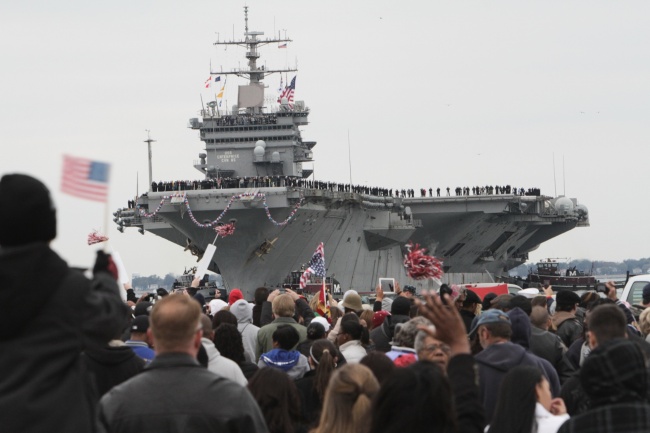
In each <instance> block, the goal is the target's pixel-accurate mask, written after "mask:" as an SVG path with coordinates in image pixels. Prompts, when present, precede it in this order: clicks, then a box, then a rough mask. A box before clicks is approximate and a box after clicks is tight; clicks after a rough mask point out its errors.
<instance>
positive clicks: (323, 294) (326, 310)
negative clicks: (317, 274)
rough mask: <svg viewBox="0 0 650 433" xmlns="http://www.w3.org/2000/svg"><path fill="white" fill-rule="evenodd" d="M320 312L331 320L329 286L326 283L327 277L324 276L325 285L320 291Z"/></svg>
mask: <svg viewBox="0 0 650 433" xmlns="http://www.w3.org/2000/svg"><path fill="white" fill-rule="evenodd" d="M318 314H320V315H321V316H323V317H325V318H326V319H327V320H328V321H329V320H330V317H331V313H330V307H329V305H328V303H327V286H326V285H325V278H324V277H323V285H322V286H321V288H320V292H318Z"/></svg>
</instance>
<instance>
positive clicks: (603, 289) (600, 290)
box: [596, 283, 609, 294]
mask: <svg viewBox="0 0 650 433" xmlns="http://www.w3.org/2000/svg"><path fill="white" fill-rule="evenodd" d="M608 291H609V290H608V289H607V286H606V285H605V283H598V284H596V292H598V293H605V294H607V292H608Z"/></svg>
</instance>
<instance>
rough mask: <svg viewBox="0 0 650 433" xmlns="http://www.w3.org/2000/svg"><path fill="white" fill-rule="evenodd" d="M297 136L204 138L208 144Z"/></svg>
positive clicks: (289, 139) (271, 139) (281, 139)
mask: <svg viewBox="0 0 650 433" xmlns="http://www.w3.org/2000/svg"><path fill="white" fill-rule="evenodd" d="M294 139H295V137H294V136H293V135H280V136H276V137H273V136H268V137H230V138H206V139H205V140H203V141H204V142H205V143H206V144H217V143H254V142H256V141H257V140H264V141H267V142H268V141H293V140H294Z"/></svg>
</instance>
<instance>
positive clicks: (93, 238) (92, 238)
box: [88, 230, 108, 245]
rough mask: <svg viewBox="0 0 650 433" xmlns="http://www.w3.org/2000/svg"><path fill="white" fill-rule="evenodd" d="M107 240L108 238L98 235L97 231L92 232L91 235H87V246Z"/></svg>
mask: <svg viewBox="0 0 650 433" xmlns="http://www.w3.org/2000/svg"><path fill="white" fill-rule="evenodd" d="M107 240H108V237H107V236H104V235H103V234H101V233H99V232H98V231H97V230H94V231H93V232H92V233H91V234H89V235H88V245H95V244H98V243H101V242H106V241H107Z"/></svg>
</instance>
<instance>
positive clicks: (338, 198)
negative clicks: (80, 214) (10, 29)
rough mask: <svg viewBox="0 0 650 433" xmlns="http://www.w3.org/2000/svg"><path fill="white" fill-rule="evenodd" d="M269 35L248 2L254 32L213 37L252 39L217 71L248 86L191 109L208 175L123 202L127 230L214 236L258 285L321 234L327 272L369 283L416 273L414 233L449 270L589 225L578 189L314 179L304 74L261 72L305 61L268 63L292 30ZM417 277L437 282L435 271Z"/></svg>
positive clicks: (352, 285)
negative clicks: (404, 188)
mask: <svg viewBox="0 0 650 433" xmlns="http://www.w3.org/2000/svg"><path fill="white" fill-rule="evenodd" d="M263 36H264V33H263V32H258V31H249V29H248V12H247V9H246V8H245V32H244V38H243V39H241V40H230V41H217V42H215V45H233V46H238V47H242V48H244V51H245V57H246V59H247V61H248V63H247V67H246V68H240V69H233V70H229V71H226V72H218V73H217V72H214V73H212V76H213V77H214V78H215V79H216V77H219V76H221V77H225V76H237V77H240V78H244V79H245V80H246V83H245V84H243V85H240V86H239V88H238V104H237V105H236V106H233V107H231V109H229V110H228V109H225V110H223V109H221V108H220V106H219V103H220V101H219V100H215V101H211V102H209V103H207V104H206V106H204V107H202V110H201V116H200V117H199V118H192V119H190V121H189V127H190V128H192V129H194V130H196V131H198V133H199V138H200V140H201V141H203V142H204V143H205V152H202V153H201V154H199V159H198V160H197V161H195V164H194V166H195V168H197V169H198V170H199V171H200V172H201V173H202V176H201V180H198V181H195V182H189V183H173V184H162V183H158V184H155V183H154V184H153V185H152V186H151V187H150V190H149V191H148V192H146V193H144V194H142V195H141V196H140V197H138V198H137V201H136V203H135V206H134V207H132V208H122V209H118V210H117V211H116V212H115V213H114V216H115V218H114V221H115V223H116V224H117V225H118V230H120V231H123V230H124V229H125V228H137V229H138V230H140V232H141V233H143V234H144V233H145V232H150V233H153V234H155V235H157V236H160V237H162V238H164V239H166V240H168V241H170V242H173V243H176V244H178V245H179V246H180V247H182V248H185V249H187V250H189V251H190V252H191V253H192V254H194V255H196V256H198V257H201V256H202V255H203V252H204V251H205V249H206V247H207V245H209V244H210V243H215V245H216V246H217V250H216V253H215V255H214V257H213V259H212V262H211V264H210V269H211V270H212V271H214V272H218V273H220V274H221V275H222V277H223V279H224V281H225V283H226V284H227V285H228V286H229V287H239V288H241V289H242V290H244V291H245V292H248V293H252V291H254V290H255V288H257V287H260V286H277V285H281V284H283V283H287V282H290V281H291V280H293V281H295V278H296V276H297V275H299V274H300V273H301V270H302V269H304V267H305V266H306V264H307V263H308V262H309V260H310V258H311V256H312V254H313V253H314V251H315V249H316V247H317V246H318V244H319V243H320V242H323V243H324V251H325V260H326V267H327V277H328V279H331V280H332V281H334V282H335V284H336V287H337V288H340V289H341V290H347V289H355V290H359V291H369V290H372V289H373V288H374V287H375V286H376V285H377V282H378V279H379V278H382V277H391V278H396V279H397V280H398V281H400V282H402V283H403V284H404V283H406V282H407V281H409V279H408V277H407V275H406V272H405V269H404V266H403V256H404V252H405V247H404V246H405V244H406V243H407V242H408V241H409V240H412V241H413V242H416V243H419V244H420V245H422V246H423V247H426V248H428V249H429V251H430V254H432V255H435V256H436V257H438V258H439V259H441V260H442V261H443V263H444V270H445V272H446V273H452V274H458V273H483V272H486V271H487V272H489V273H490V274H492V275H497V276H498V275H501V274H504V273H505V272H506V271H507V270H508V269H511V268H513V267H516V266H519V265H520V264H522V263H524V262H525V261H526V260H527V258H528V253H529V252H530V251H532V250H534V249H536V248H537V247H538V246H539V245H540V244H541V243H542V242H545V241H547V240H549V239H551V238H553V237H555V236H558V235H560V234H562V233H564V232H567V231H569V230H571V229H573V228H575V227H585V226H588V225H589V216H588V211H587V208H586V207H585V206H583V205H580V204H578V202H577V200H576V199H574V198H568V197H548V196H542V195H520V194H515V193H504V194H480V195H474V194H471V195H470V194H468V195H459V196H456V195H451V196H448V195H447V192H446V191H444V192H443V194H442V196H441V197H438V196H434V197H401V196H400V197H396V196H395V195H396V194H395V193H392V191H391V194H387V191H384V190H379V191H368V190H363V189H362V190H359V189H356V188H353V187H351V186H350V185H340V184H335V183H327V182H317V181H315V180H313V179H310V177H311V176H312V172H311V170H309V169H306V168H303V166H302V164H303V163H304V162H310V161H313V151H312V149H313V148H314V147H315V145H316V142H314V141H303V139H302V135H301V129H300V128H301V127H303V126H305V125H307V124H308V119H309V114H310V110H309V108H308V107H307V106H306V105H305V103H304V102H303V101H299V100H296V101H294V100H293V96H294V92H293V90H294V87H295V80H294V81H292V83H291V84H289V83H287V86H286V87H285V89H284V90H283V92H282V95H281V98H279V99H278V102H276V101H275V97H274V98H269V97H268V96H266V97H265V87H264V84H263V80H264V78H265V77H267V76H269V75H273V74H285V75H286V74H287V73H295V72H296V69H295V68H283V69H268V68H266V67H264V66H259V65H258V60H259V58H260V49H261V48H262V47H264V46H266V45H270V46H271V47H276V46H279V45H281V44H285V43H287V42H291V40H290V39H286V37H285V38H280V37H277V38H275V37H271V38H264V37H263ZM150 155H151V154H150ZM150 164H151V159H150ZM150 182H151V166H150ZM418 192H419V191H418ZM229 223H234V224H235V232H234V234H233V235H231V236H227V237H219V238H218V239H216V242H215V236H216V233H215V230H214V228H215V227H217V226H218V225H222V224H229ZM409 284H413V285H415V286H416V287H418V288H431V287H433V283H432V282H431V281H409Z"/></svg>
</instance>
